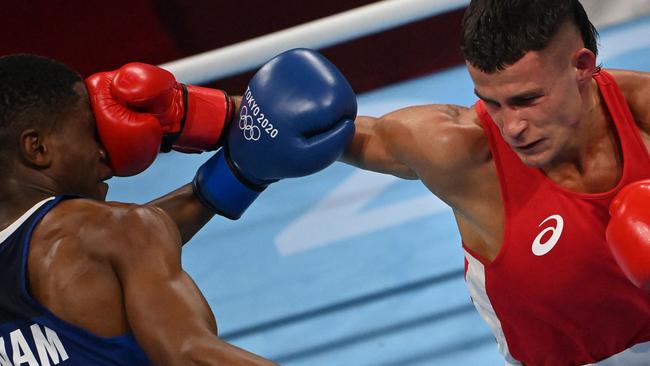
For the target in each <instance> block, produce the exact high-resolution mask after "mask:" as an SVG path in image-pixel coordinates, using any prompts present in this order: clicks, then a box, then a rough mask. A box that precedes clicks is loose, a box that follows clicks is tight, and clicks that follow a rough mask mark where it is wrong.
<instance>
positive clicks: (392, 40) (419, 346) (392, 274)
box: [0, 0, 650, 366]
mask: <svg viewBox="0 0 650 366" xmlns="http://www.w3.org/2000/svg"><path fill="white" fill-rule="evenodd" d="M385 2H386V1H379V2H377V1H361V0H346V1H327V2H316V1H291V0H276V1H240V2H237V3H235V2H224V1H214V0H213V1H208V0H194V1H179V0H167V1H162V0H128V1H126V0H114V1H112V2H110V3H106V2H92V1H81V0H68V1H57V0H52V1H5V2H4V3H3V4H2V12H1V13H0V54H2V55H5V54H10V53H22V52H27V53H36V54H40V55H44V56H48V57H51V58H55V59H58V60H60V61H63V62H64V63H66V64H68V65H70V66H72V67H73V68H74V69H76V70H77V71H79V72H80V73H81V74H82V75H83V76H88V75H90V74H91V73H93V72H96V71H104V70H109V69H116V68H118V67H119V66H121V65H122V64H124V63H126V62H131V61H141V62H147V63H152V64H165V63H170V62H175V61H177V60H179V59H183V58H186V57H188V56H192V55H196V54H200V53H202V52H206V51H210V50H214V49H219V48H222V47H226V46H230V45H233V44H237V43H238V42H242V41H247V40H250V39H253V38H256V37H260V36H263V35H266V34H269V33H272V32H276V31H280V30H283V29H287V28H290V27H294V26H297V25H300V24H303V23H307V22H312V21H315V20H318V19H321V18H323V17H328V16H332V15H336V14H340V13H342V12H346V11H350V10H354V9H357V8H358V7H361V6H369V5H377V4H379V3H385ZM430 2H431V4H432V5H431V6H437V7H438V8H439V9H440V10H439V11H433V12H431V13H432V14H431V15H430V16H427V17H424V18H423V19H419V20H417V21H414V22H404V23H403V24H401V25H399V26H397V27H392V28H389V29H384V30H382V31H381V32H379V33H373V34H368V35H364V36H361V37H352V38H351V39H347V40H345V41H343V42H340V43H337V44H333V45H328V46H327V47H323V48H321V49H320V51H321V52H322V53H323V54H324V55H326V56H327V57H328V58H329V59H330V60H332V61H333V62H334V63H335V64H336V65H337V66H338V67H339V68H340V69H341V70H342V71H343V73H344V74H345V75H346V76H347V77H348V78H349V80H350V82H351V84H352V85H353V87H354V89H355V90H356V91H357V92H358V93H359V110H360V113H362V114H368V115H381V114H384V113H386V112H389V111H391V110H394V109H397V108H400V107H404V106H408V105H415V104H425V103H451V104H461V105H470V104H472V103H473V102H474V96H473V88H472V84H471V81H470V80H469V77H468V75H467V73H466V71H465V69H464V66H463V65H462V58H461V57H460V54H459V51H458V43H459V34H458V33H459V27H460V19H461V17H462V14H463V10H464V7H465V6H466V4H467V2H466V1H455V2H453V4H452V2H451V1H450V2H449V4H447V5H445V4H442V5H441V3H444V2H440V1H430ZM393 3H395V1H393ZM397 3H399V0H398V1H397ZM434 3H435V4H434ZM583 3H584V5H585V7H586V8H587V10H588V12H589V14H590V16H591V18H592V20H593V21H594V22H595V23H596V25H597V26H598V27H599V29H600V30H601V36H602V37H601V60H600V61H601V62H602V63H603V65H604V66H605V67H620V68H635V69H641V70H648V71H650V61H645V60H650V57H649V56H650V40H649V38H650V37H648V36H647V35H648V34H650V18H649V17H648V15H647V14H648V12H649V10H650V1H641V0H627V1H626V0H621V1H611V0H584V1H583ZM397 9H399V8H397ZM376 22H378V23H381V22H382V19H381V18H377V19H376ZM346 26H348V27H350V28H354V26H355V24H347V25H346ZM272 56H273V55H272V54H269V55H268V58H270V57H272ZM212 67H216V68H218V67H219V65H218V64H215V65H213V66H212ZM253 71H254V68H253V69H251V70H243V71H240V72H237V73H234V74H228V75H221V76H219V77H218V78H215V79H210V78H205V79H204V80H202V82H201V84H203V85H207V86H213V87H219V88H222V89H225V90H227V91H228V92H229V93H231V94H238V93H241V92H242V91H243V90H244V88H245V85H246V82H247V80H248V79H249V78H250V76H251V75H252V72H253ZM207 158H209V154H207V153H205V154H200V155H193V154H190V155H184V154H180V153H169V154H162V155H160V156H159V157H158V159H157V161H156V162H155V163H154V165H153V166H152V167H151V168H149V169H148V170H147V171H145V172H144V173H142V174H140V175H138V176H135V177H130V178H114V179H112V180H111V181H110V184H111V191H110V193H109V199H111V200H118V201H127V202H139V203H144V202H147V201H149V200H151V199H153V198H155V197H157V196H159V195H162V194H164V193H166V192H168V191H170V190H172V189H174V188H176V187H178V186H180V185H182V184H185V183H187V182H189V181H190V180H191V179H192V177H193V175H194V172H195V171H196V169H197V168H198V167H199V166H200V164H201V163H202V162H203V161H205V160H206V159H207ZM183 250H184V252H183V263H184V266H185V268H186V270H187V271H188V272H189V273H190V275H192V277H193V278H194V279H195V280H196V282H197V284H198V285H199V287H200V288H201V290H202V291H203V292H204V294H205V296H206V298H207V299H208V301H209V303H210V305H211V306H212V308H213V310H214V312H215V314H216V316H217V319H218V322H219V328H220V335H221V336H222V337H223V338H225V339H226V340H228V341H230V342H232V343H234V344H237V345H238V346H241V347H243V348H246V349H248V350H250V351H252V352H255V353H259V354H261V355H263V356H265V357H269V358H271V359H274V360H276V361H278V362H280V363H281V364H283V365H305V366H306V365H309V366H314V365H316V366H318V365H355V366H356V365H383V366H388V365H395V366H397V365H467V364H476V365H499V364H503V361H502V359H501V358H500V356H499V355H498V352H497V349H496V345H495V342H494V339H493V337H492V335H491V333H490V332H489V330H488V328H487V326H486V325H485V324H484V323H483V321H482V320H481V319H480V318H479V316H478V315H477V313H476V311H475V310H474V308H473V305H472V304H471V301H470V299H469V295H468V294H467V291H466V288H465V284H464V279H463V253H462V250H461V247H460V238H459V237H458V234H457V232H456V227H455V223H454V220H453V216H452V214H451V211H450V210H449V208H448V207H447V206H445V205H444V204H443V203H441V202H440V201H439V200H437V199H436V198H435V197H434V196H433V195H432V194H431V193H429V192H428V191H427V190H426V189H425V188H424V187H423V186H422V185H421V184H420V183H419V182H415V181H404V180H399V179H397V178H394V177H391V176H386V175H381V174H375V173H369V172H365V171H360V170H357V169H354V168H352V167H349V166H347V165H344V164H341V163H335V164H334V165H332V166H331V167H330V168H328V169H326V170H324V171H322V172H320V173H317V174H315V175H313V176H310V177H305V178H299V179H288V180H284V181H281V182H278V183H276V184H273V185H272V186H270V187H269V188H268V189H267V190H266V191H265V192H264V193H263V194H262V195H261V196H260V198H259V199H258V200H257V201H256V202H255V203H254V204H253V205H252V206H251V207H250V209H249V210H248V211H247V212H246V214H245V215H244V217H243V218H242V219H240V220H238V221H230V220H228V219H225V218H221V217H215V218H214V219H213V220H212V221H211V222H210V223H209V224H208V225H207V226H206V227H205V228H204V229H203V230H202V231H201V232H200V233H199V234H197V235H196V237H195V238H194V239H193V240H192V241H191V242H190V243H188V244H187V245H186V246H185V248H184V249H183Z"/></svg>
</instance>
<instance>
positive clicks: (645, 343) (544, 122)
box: [343, 0, 650, 365]
mask: <svg viewBox="0 0 650 366" xmlns="http://www.w3.org/2000/svg"><path fill="white" fill-rule="evenodd" d="M596 39H597V32H596V30H595V28H594V27H593V25H592V24H591V22H590V21H589V19H588V17H587V15H586V13H585V11H584V9H583V7H582V6H581V5H580V3H579V2H578V0H526V1H521V0H498V1H497V0H473V1H472V2H471V4H470V6H469V8H468V10H467V12H466V14H465V17H464V20H463V34H462V47H461V48H462V51H463V54H464V57H465V60H466V64H467V67H468V70H469V73H470V76H471V77H472V79H473V82H474V86H475V93H476V95H477V96H478V98H479V101H478V102H477V103H476V104H475V105H473V106H472V107H469V108H465V107H460V106H452V105H425V106H416V107H408V108H405V109H401V110H398V111H395V112H392V113H389V114H387V115H385V116H383V117H380V118H373V117H358V118H357V119H356V128H357V129H356V134H355V137H354V139H353V142H352V143H351V144H350V145H349V146H348V149H347V151H346V153H345V154H344V157H343V161H345V162H347V163H350V164H352V165H355V166H358V167H360V168H363V169H368V170H374V171H378V172H382V173H388V174H393V175H396V176H399V177H402V178H406V179H420V180H421V181H422V182H423V183H424V184H425V185H426V186H427V187H428V188H429V189H430V190H431V192H432V193H433V194H435V195H436V196H438V197H439V198H440V199H442V200H443V201H445V202H446V203H447V204H449V205H450V206H451V207H452V209H453V212H454V215H455V218H456V221H457V224H458V228H459V231H460V234H461V237H462V240H463V247H464V249H465V258H466V266H467V267H466V268H467V270H466V280H467V284H468V287H469V292H470V295H471V297H472V300H473V302H474V304H475V306H476V308H477V310H478V311H479V313H480V314H481V316H482V317H483V318H484V319H485V321H486V322H487V323H488V324H489V326H490V327H491V329H492V331H493V332H494V335H495V338H496V340H497V343H498V347H499V350H500V351H501V353H502V354H503V356H504V358H505V360H506V364H508V365H585V364H597V365H613V364H617V365H618V364H621V365H623V364H624V365H647V364H648V362H650V361H649V360H650V292H649V291H647V290H644V289H642V288H640V287H643V286H644V285H645V283H643V281H644V280H648V278H647V277H644V274H643V273H639V272H638V270H636V272H635V268H636V267H631V266H629V265H627V264H626V258H635V259H638V257H639V253H640V251H638V250H635V249H634V245H637V246H639V245H640V243H643V242H644V240H645V242H650V237H645V238H644V237H642V236H641V237H639V236H635V235H634V234H633V230H631V229H630V225H627V224H628V223H630V222H632V218H631V217H630V212H632V211H631V209H630V207H633V206H634V202H633V201H634V200H630V199H627V200H625V199H626V198H625V197H623V198H619V199H622V200H624V202H623V203H622V204H621V207H623V208H622V209H621V208H620V207H618V206H617V207H618V208H616V209H614V211H615V212H614V213H615V214H616V220H617V222H620V223H619V224H617V226H615V227H612V228H610V230H611V231H612V232H613V233H614V234H615V235H611V237H612V238H622V239H618V240H620V241H622V242H624V243H631V245H628V246H625V245H616V246H615V247H616V257H615V256H614V255H613V254H612V250H611V249H612V248H611V247H610V244H611V243H608V242H607V240H606V230H607V227H608V224H610V214H609V210H610V203H611V202H612V201H613V200H614V198H615V197H616V195H617V193H618V192H619V191H621V190H622V189H623V187H625V186H628V187H630V188H626V189H627V190H632V191H633V192H634V194H642V193H639V191H642V189H640V188H638V187H639V184H638V183H634V182H636V181H639V180H643V179H648V178H650V154H649V153H648V147H649V146H650V118H649V117H650V103H648V102H647V96H648V95H650V74H646V73H642V72H636V71H623V70H601V69H600V67H599V66H598V64H597V61H596V56H597V51H598V50H597V45H596ZM630 184H632V185H630ZM634 194H633V195H632V196H634ZM639 212H643V210H636V211H633V213H634V214H635V215H636V216H634V217H633V219H634V220H636V219H639V216H641V218H640V219H641V220H644V217H643V215H642V214H639ZM645 217H646V219H645V220H646V222H650V214H646V215H645ZM634 222H638V220H637V221H634ZM612 225H613V224H612ZM619 234H620V235H619ZM646 235H650V234H648V233H646ZM630 247H631V248H632V249H629V248H630ZM621 248H622V249H621ZM640 259H641V261H643V260H645V262H644V263H645V264H648V265H647V267H649V268H650V255H645V257H643V256H641V258H640ZM617 260H618V261H617ZM640 267H641V268H643V267H644V266H643V262H642V265H641V266H640ZM649 272H650V271H649ZM626 274H627V276H626ZM635 276H636V278H637V279H639V278H640V281H636V282H634V283H633V282H632V281H630V279H633V280H634V277H635ZM628 277H629V278H628ZM639 282H641V283H639ZM635 283H636V284H637V285H640V287H639V286H635Z"/></svg>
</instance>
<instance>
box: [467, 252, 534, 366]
mask: <svg viewBox="0 0 650 366" xmlns="http://www.w3.org/2000/svg"><path fill="white" fill-rule="evenodd" d="M465 258H466V259H467V273H466V274H465V280H466V281H467V288H468V289H469V295H470V296H471V298H472V302H473V303H474V306H475V307H476V310H478V312H479V314H480V315H481V317H482V318H483V320H485V322H486V323H487V324H488V325H489V326H490V329H492V333H493V334H494V337H495V338H496V341H497V346H498V347H499V352H501V354H502V355H503V357H504V358H505V360H506V366H519V365H521V362H519V361H517V360H516V359H515V358H514V357H512V355H511V354H510V351H509V350H508V342H507V341H506V337H505V336H504V335H503V329H502V328H501V322H500V321H499V318H498V317H497V315H496V313H495V312H494V308H493V307H492V303H490V299H489V298H488V295H487V290H486V289H485V268H484V267H483V263H481V262H479V261H478V260H477V259H475V258H474V257H472V255H471V254H469V253H468V252H467V251H465Z"/></svg>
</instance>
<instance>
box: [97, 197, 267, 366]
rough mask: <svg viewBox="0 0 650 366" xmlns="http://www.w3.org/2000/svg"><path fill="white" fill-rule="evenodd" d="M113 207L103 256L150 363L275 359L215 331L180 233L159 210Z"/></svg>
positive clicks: (260, 362)
mask: <svg viewBox="0 0 650 366" xmlns="http://www.w3.org/2000/svg"><path fill="white" fill-rule="evenodd" d="M117 210H122V212H119V213H118V214H117V215H115V217H117V219H116V222H115V223H113V224H116V227H117V228H119V229H116V230H108V232H107V234H106V236H107V237H106V238H105V239H106V240H107V242H110V243H111V248H110V249H109V252H108V254H107V256H108V260H109V262H110V263H111V266H112V268H113V269H114V271H115V274H116V276H117V278H118V280H119V283H120V284H121V287H122V293H123V298H124V307H125V310H126V316H127V319H128V323H129V326H130V327H131V330H132V331H133V333H134V335H135V337H136V338H137V340H138V342H139V343H140V345H141V346H142V347H143V349H144V350H145V352H146V353H147V355H148V356H149V358H150V359H151V360H152V361H153V363H154V364H157V365H231V366H237V365H273V363H272V362H270V361H268V360H265V359H263V358H261V357H259V356H256V355H253V354H251V353H249V352H246V351H244V350H242V349H240V348H237V347H235V346H232V345H230V344H228V343H226V342H224V341H222V340H221V339H219V338H218V337H217V335H216V334H217V327H216V322H215V319H214V316H213V314H212V312H211V310H210V308H209V306H208V304H207V302H206V300H205V298H204V297H203V296H202V294H201V292H200V291H199V289H198V288H197V287H196V285H195V283H194V282H193V281H192V279H191V278H190V277H189V275H188V274H187V273H185V272H184V271H183V269H182V268H181V262H180V242H179V233H178V231H177V230H176V227H175V226H174V225H172V222H171V220H170V218H169V217H168V216H167V215H166V214H165V213H164V212H163V211H162V210H159V209H157V208H154V207H151V206H132V207H130V208H118V209H117ZM124 228H128V230H125V229H124Z"/></svg>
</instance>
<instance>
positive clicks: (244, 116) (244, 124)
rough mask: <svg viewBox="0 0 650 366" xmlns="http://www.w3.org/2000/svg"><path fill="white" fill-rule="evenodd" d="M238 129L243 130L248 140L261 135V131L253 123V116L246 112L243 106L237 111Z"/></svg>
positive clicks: (246, 109) (254, 139)
mask: <svg viewBox="0 0 650 366" xmlns="http://www.w3.org/2000/svg"><path fill="white" fill-rule="evenodd" d="M239 129H240V130H242V131H243V132H244V138H245V139H246V140H248V141H257V140H259V139H260V137H261V136H262V131H261V130H260V128H259V127H257V126H255V124H254V123H253V117H251V116H250V115H249V114H248V108H246V106H243V107H242V108H241V111H240V113H239Z"/></svg>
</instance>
